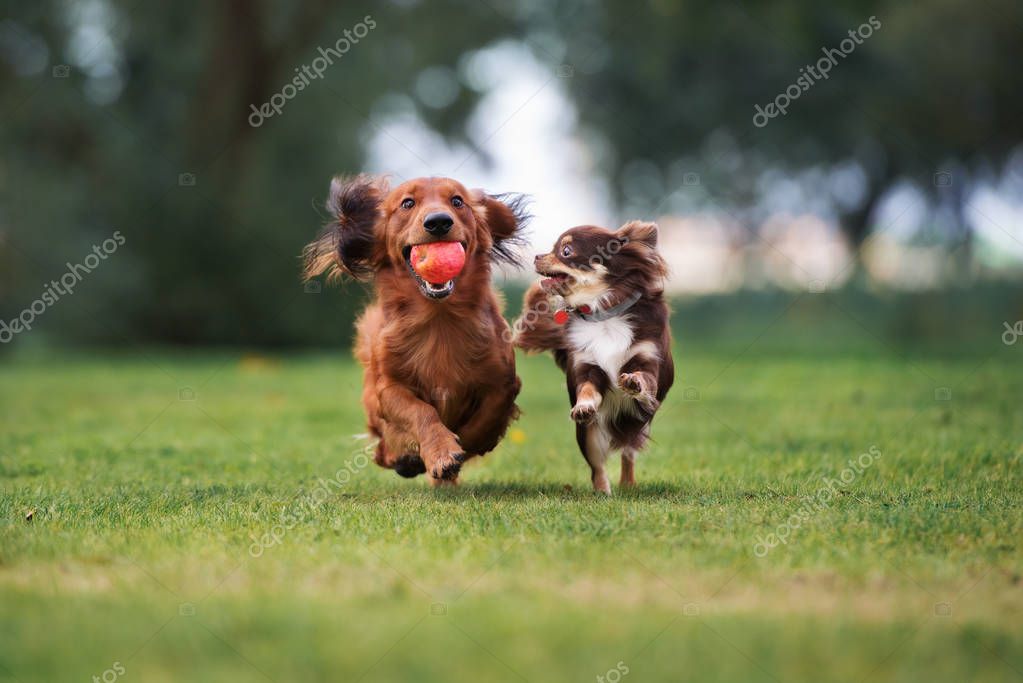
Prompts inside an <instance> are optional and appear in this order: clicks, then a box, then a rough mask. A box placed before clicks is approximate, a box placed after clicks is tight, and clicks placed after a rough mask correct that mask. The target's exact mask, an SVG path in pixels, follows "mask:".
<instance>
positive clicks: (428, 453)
mask: <svg viewBox="0 0 1023 683" xmlns="http://www.w3.org/2000/svg"><path fill="white" fill-rule="evenodd" d="M524 207H525V199H524V197H523V196H522V195H513V194H505V195H489V194H487V193H485V192H483V191H481V190H467V189H466V188H465V187H464V186H463V185H462V184H461V183H459V182H457V181H455V180H452V179H450V178H417V179H415V180H410V181H407V182H404V183H402V184H401V185H399V186H397V187H395V188H394V189H390V188H389V187H388V183H387V181H386V180H385V179H382V178H378V177H371V176H356V177H352V178H341V177H338V178H335V179H334V180H333V182H332V183H331V187H330V197H329V199H328V201H327V210H328V211H329V213H330V216H331V218H330V221H329V223H328V224H327V226H326V228H325V229H324V230H323V232H322V233H321V234H320V236H319V238H318V239H316V240H315V241H314V242H312V243H311V244H309V245H308V246H307V247H306V248H305V251H304V256H305V277H306V279H309V278H312V277H315V276H317V275H321V274H324V273H326V274H327V276H328V279H335V278H339V277H341V276H342V275H346V274H347V275H350V276H353V277H355V278H358V279H362V280H369V279H372V280H373V281H374V284H375V287H374V289H375V296H374V300H373V301H372V302H371V303H370V305H369V306H368V307H367V308H366V310H365V311H364V312H363V314H362V316H361V317H360V318H359V321H358V323H357V324H356V328H357V333H356V343H355V355H356V357H357V358H358V360H359V362H360V363H361V364H362V366H363V369H364V378H363V381H364V385H363V390H362V403H363V406H364V408H365V410H366V416H367V419H368V423H369V430H370V433H371V434H372V435H374V436H376V437H378V438H379V440H380V441H379V444H378V446H377V451H376V456H375V460H376V462H377V464H379V465H380V466H382V467H386V468H391V469H393V470H395V471H396V472H397V473H398V474H400V475H401V476H403V477H415V476H418V475H420V474H423V473H426V474H428V475H429V477H430V480H431V482H432V483H434V484H439V483H441V482H452V483H456V482H457V480H458V474H459V471H460V469H461V467H462V464H463V463H464V462H466V461H467V460H468V459H469V458H472V457H474V456H477V455H483V454H485V453H487V452H489V451H491V450H493V449H494V447H496V446H497V444H498V442H499V441H500V440H501V438H502V437H503V436H504V433H505V431H506V430H507V428H508V425H509V423H510V422H511V421H512V420H513V419H515V418H516V417H517V416H518V408H517V407H516V405H515V397H516V396H517V395H518V393H519V388H520V386H521V382H520V380H519V378H518V376H517V375H516V374H515V355H514V351H513V349H512V345H511V334H510V331H509V328H508V324H507V323H506V322H505V320H504V318H503V317H502V315H501V304H500V302H499V299H498V297H497V295H496V294H495V292H494V290H493V288H492V287H491V283H490V275H491V264H492V262H493V261H495V260H497V261H505V262H512V263H514V262H516V255H515V254H516V251H515V249H514V248H513V247H514V246H515V245H516V244H517V243H519V242H521V239H522V231H523V229H524V227H525V223H526V222H527V221H528V218H529V217H528V216H527V214H526V213H525V208H524ZM436 242H457V243H459V244H460V245H461V247H462V249H464V265H463V267H462V268H461V271H460V272H459V273H458V274H457V276H455V277H453V278H451V279H450V280H447V281H446V282H442V283H439V284H438V283H434V282H429V281H427V279H424V278H423V277H421V276H420V274H419V272H417V269H416V268H415V267H413V261H412V258H413V249H414V248H416V247H418V245H431V244H433V243H436ZM445 246H451V245H445ZM420 248H428V247H420Z"/></svg>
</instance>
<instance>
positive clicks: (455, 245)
mask: <svg viewBox="0 0 1023 683" xmlns="http://www.w3.org/2000/svg"><path fill="white" fill-rule="evenodd" d="M410 258H411V261H412V269H413V270H415V271H416V274H417V275H419V277H421V278H423V279H424V280H426V281H427V282H429V283H430V284H432V285H442V284H444V283H445V282H447V281H448V280H451V279H453V278H455V277H457V276H458V274H459V273H461V272H462V268H463V266H465V249H464V248H463V247H462V243H461V242H430V243H429V244H417V245H416V246H414V247H412V253H411V255H410Z"/></svg>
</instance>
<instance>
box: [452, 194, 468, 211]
mask: <svg viewBox="0 0 1023 683" xmlns="http://www.w3.org/2000/svg"><path fill="white" fill-rule="evenodd" d="M464 205H465V202H463V201H462V198H461V197H459V196H458V195H457V194H456V195H455V196H454V197H452V198H451V206H453V207H455V208H456V209H460V208H462V206H464Z"/></svg>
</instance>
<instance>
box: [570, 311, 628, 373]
mask: <svg viewBox="0 0 1023 683" xmlns="http://www.w3.org/2000/svg"><path fill="white" fill-rule="evenodd" d="M568 340H569V342H570V343H571V344H572V350H573V355H574V361H575V363H576V364H577V365H578V364H580V363H590V364H592V365H596V366H597V367H599V368H600V369H601V370H603V371H604V372H605V373H607V376H608V377H609V378H610V379H611V385H612V386H614V385H616V384H617V382H618V374H619V373H620V372H621V369H622V366H623V365H625V362H626V361H627V360H629V357H630V353H629V352H630V349H631V348H632V326H631V325H629V323H628V321H627V320H626V317H625V316H619V317H615V318H609V319H608V320H601V321H599V322H593V321H589V320H582V319H577V320H573V321H572V323H571V326H570V327H569V328H568Z"/></svg>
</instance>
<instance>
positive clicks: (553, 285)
mask: <svg viewBox="0 0 1023 683" xmlns="http://www.w3.org/2000/svg"><path fill="white" fill-rule="evenodd" d="M537 273H538V274H539V275H540V276H541V277H542V278H543V279H542V280H540V287H542V288H543V289H544V291H547V292H557V291H559V290H563V289H564V288H565V286H566V285H567V284H568V281H569V278H571V277H572V276H571V275H569V274H568V273H560V272H557V271H541V270H537Z"/></svg>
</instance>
